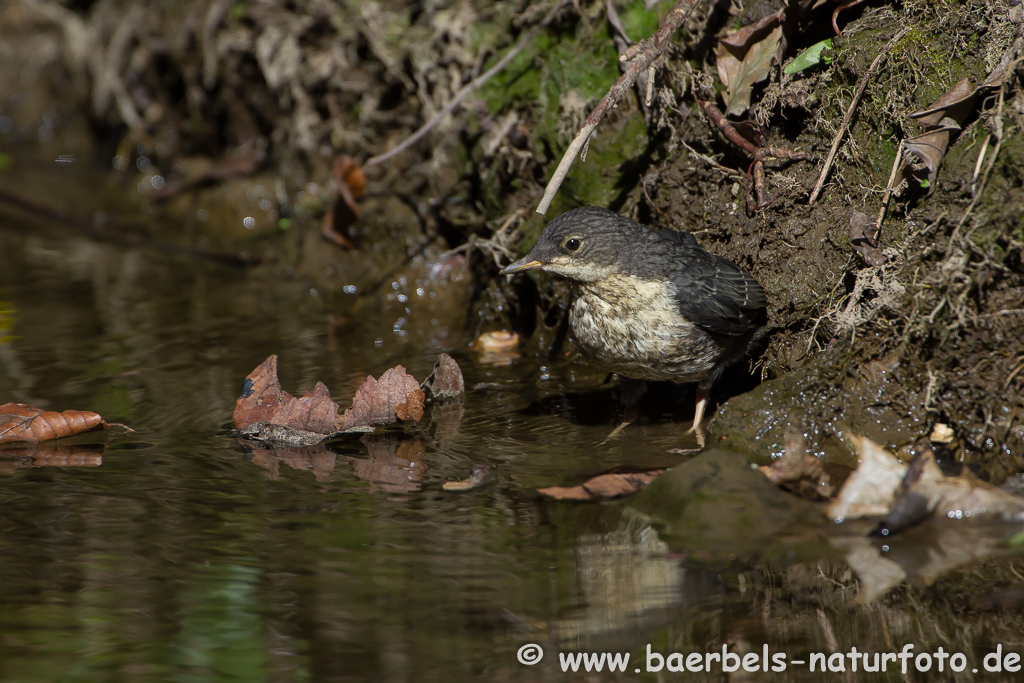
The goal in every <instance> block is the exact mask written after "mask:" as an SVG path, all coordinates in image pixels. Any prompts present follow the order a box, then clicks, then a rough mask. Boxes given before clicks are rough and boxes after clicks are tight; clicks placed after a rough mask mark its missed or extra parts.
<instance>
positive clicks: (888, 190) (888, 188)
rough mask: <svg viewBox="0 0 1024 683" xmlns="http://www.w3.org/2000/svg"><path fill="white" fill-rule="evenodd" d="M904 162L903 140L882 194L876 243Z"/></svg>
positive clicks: (876, 224) (876, 225)
mask: <svg viewBox="0 0 1024 683" xmlns="http://www.w3.org/2000/svg"><path fill="white" fill-rule="evenodd" d="M902 161H903V140H900V144H899V146H898V147H897V148H896V158H895V159H893V161H892V171H891V172H890V173H889V182H887V183H886V184H885V192H883V193H882V208H881V209H879V210H878V220H877V221H876V222H875V235H874V241H875V242H877V241H878V236H879V235H880V234H882V221H883V220H885V212H886V211H887V210H888V209H889V200H890V199H891V198H892V194H893V187H892V184H893V182H895V180H896V174H897V173H898V172H899V170H900V166H901V165H902V164H901V162H902Z"/></svg>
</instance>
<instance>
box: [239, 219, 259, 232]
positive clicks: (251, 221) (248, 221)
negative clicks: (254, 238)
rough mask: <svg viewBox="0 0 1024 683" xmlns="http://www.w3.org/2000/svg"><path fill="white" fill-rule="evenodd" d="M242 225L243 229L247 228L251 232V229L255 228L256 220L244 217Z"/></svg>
mask: <svg viewBox="0 0 1024 683" xmlns="http://www.w3.org/2000/svg"><path fill="white" fill-rule="evenodd" d="M242 225H244V226H245V227H247V228H249V229H250V230H252V229H253V228H255V227H256V219H255V218H253V217H252V216H246V217H245V218H244V219H243V220H242Z"/></svg>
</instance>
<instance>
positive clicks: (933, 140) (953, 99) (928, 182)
mask: <svg viewBox="0 0 1024 683" xmlns="http://www.w3.org/2000/svg"><path fill="white" fill-rule="evenodd" d="M978 94H979V89H976V88H972V87H971V83H970V81H968V80H967V79H966V78H965V79H963V80H961V81H960V82H959V83H957V84H956V85H954V86H953V87H952V88H950V89H949V90H947V91H946V92H945V93H944V94H943V95H942V97H940V98H939V99H937V100H936V101H935V102H934V103H933V104H932V105H931V106H930V107H928V108H927V109H925V110H922V111H919V112H915V113H913V114H911V115H910V118H912V119H918V120H919V122H920V124H921V126H922V128H923V129H924V132H923V133H921V134H920V135H916V136H914V137H912V138H907V139H906V140H905V141H904V142H903V149H904V150H905V152H904V153H905V154H906V155H907V157H908V162H909V167H910V169H911V170H912V171H913V172H914V177H915V178H917V179H918V182H919V183H920V184H921V186H922V187H927V188H928V190H929V193H931V191H932V190H934V189H935V179H936V178H937V177H938V175H939V166H940V165H941V163H942V159H943V157H944V156H946V150H947V149H948V148H949V143H950V142H951V141H952V140H953V138H954V137H956V135H958V134H959V133H960V124H962V123H963V121H964V119H966V118H967V116H968V115H969V114H970V113H971V111H972V110H973V109H974V102H975V100H976V99H977V97H978ZM922 173H923V174H924V176H925V177H924V178H921V177H920V176H921V174H922Z"/></svg>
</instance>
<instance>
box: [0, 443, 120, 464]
mask: <svg viewBox="0 0 1024 683" xmlns="http://www.w3.org/2000/svg"><path fill="white" fill-rule="evenodd" d="M104 450H105V448H104V446H101V445H95V444H89V445H79V444H70V445H65V444H63V443H61V442H59V441H44V442H42V443H39V444H20V443H19V444H8V445H5V446H3V447H0V471H3V470H13V469H17V468H19V467H99V466H100V465H102V464H103V451H104Z"/></svg>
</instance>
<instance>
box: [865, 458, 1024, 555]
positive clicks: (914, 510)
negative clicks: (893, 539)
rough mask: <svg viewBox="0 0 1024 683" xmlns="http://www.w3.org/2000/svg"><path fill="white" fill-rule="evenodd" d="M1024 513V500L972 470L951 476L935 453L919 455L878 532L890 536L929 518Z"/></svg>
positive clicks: (964, 517)
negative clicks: (940, 466)
mask: <svg viewBox="0 0 1024 683" xmlns="http://www.w3.org/2000/svg"><path fill="white" fill-rule="evenodd" d="M1022 512H1024V498H1020V497H1018V496H1015V495H1013V494H1012V493H1009V492H1007V491H1004V490H1003V489H1000V488H998V487H995V486H992V485H991V484H989V483H986V482H983V481H981V480H980V479H978V478H977V477H975V476H974V474H972V473H971V472H970V471H969V470H964V472H963V473H962V474H960V475H959V476H956V477H947V476H946V475H944V474H943V473H942V470H941V469H939V466H938V465H937V464H936V462H935V456H934V455H933V454H932V452H931V451H926V452H924V453H922V454H921V455H919V456H917V458H915V459H914V461H913V462H912V463H911V464H910V468H909V469H908V470H907V473H906V476H904V478H903V481H902V482H901V484H900V489H899V497H898V499H897V500H896V502H895V504H894V505H893V507H892V509H891V510H890V511H889V512H887V513H886V514H885V516H884V517H882V519H881V520H880V521H879V525H878V529H877V530H876V533H877V534H879V535H883V536H888V535H889V534H891V533H895V532H897V531H901V530H903V529H906V528H908V527H910V526H913V525H914V524H917V523H918V522H920V521H922V520H923V519H926V518H927V517H931V516H933V515H934V516H937V517H947V518H950V519H957V520H960V519H970V518H972V517H973V518H978V517H981V516H983V515H987V516H991V515H1005V516H1013V515H1017V514H1020V513H1022Z"/></svg>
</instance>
